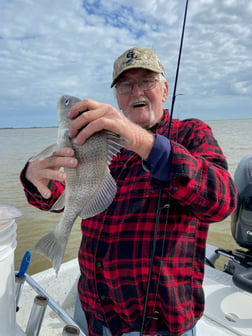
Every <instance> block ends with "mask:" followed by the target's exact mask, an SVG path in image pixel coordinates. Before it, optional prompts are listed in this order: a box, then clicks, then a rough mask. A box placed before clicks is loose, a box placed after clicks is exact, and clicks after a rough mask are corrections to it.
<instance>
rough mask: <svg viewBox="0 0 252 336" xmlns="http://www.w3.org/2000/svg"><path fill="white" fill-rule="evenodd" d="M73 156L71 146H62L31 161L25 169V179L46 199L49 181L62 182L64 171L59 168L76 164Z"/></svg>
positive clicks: (64, 177) (48, 192) (49, 191)
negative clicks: (46, 155)
mask: <svg viewBox="0 0 252 336" xmlns="http://www.w3.org/2000/svg"><path fill="white" fill-rule="evenodd" d="M73 156H74V151H73V149H72V148H69V147H63V148H61V149H59V150H58V151H55V152H54V153H53V154H52V155H51V156H49V157H46V158H45V159H43V160H35V161H31V162H30V163H29V165H28V167H27V170H26V179H27V180H29V181H30V182H31V183H32V184H33V185H34V186H35V187H36V188H37V189H38V191H39V192H40V193H41V195H42V196H43V197H44V198H47V199H48V198H50V197H51V190H50V189H49V188H48V184H49V181H50V180H55V181H60V182H64V181H65V179H66V173H65V172H63V171H61V170H60V168H62V167H70V168H71V167H76V166H77V164H78V161H77V159H76V158H74V157H73Z"/></svg>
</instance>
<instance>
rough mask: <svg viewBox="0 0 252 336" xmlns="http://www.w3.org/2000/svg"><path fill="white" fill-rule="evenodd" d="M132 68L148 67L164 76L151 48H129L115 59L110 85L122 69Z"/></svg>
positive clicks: (161, 66)
mask: <svg viewBox="0 0 252 336" xmlns="http://www.w3.org/2000/svg"><path fill="white" fill-rule="evenodd" d="M132 68H143V69H148V70H151V71H154V72H157V73H161V74H163V75H164V76H165V70H164V67H163V65H162V64H161V62H160V61H159V59H158V57H157V55H156V54H155V52H154V51H153V50H151V49H146V48H131V49H129V50H126V51H125V52H124V53H123V54H122V55H121V56H119V57H118V58H117V59H116V60H115V62H114V71H113V82H112V84H111V87H113V86H114V85H115V83H116V81H117V79H118V77H119V76H120V75H121V74H122V73H123V72H124V71H126V70H129V69H132Z"/></svg>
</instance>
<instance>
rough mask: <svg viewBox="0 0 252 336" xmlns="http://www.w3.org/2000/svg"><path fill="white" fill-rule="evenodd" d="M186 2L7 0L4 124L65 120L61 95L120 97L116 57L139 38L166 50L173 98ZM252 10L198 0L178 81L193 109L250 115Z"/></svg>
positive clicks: (2, 43) (0, 108) (243, 0)
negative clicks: (59, 115)
mask: <svg viewBox="0 0 252 336" xmlns="http://www.w3.org/2000/svg"><path fill="white" fill-rule="evenodd" d="M184 5H185V2H184V1H175V0H167V1H163V0H156V1H154V0H147V1H146V0H139V1H135V0H134V1H133V0H128V1H120V2H118V1H115V0H111V1H98V0H94V1H93V0H88V1H80V0H73V1H67V2H64V4H63V3H62V1H60V0H54V1H48V0H44V1H40V2H36V1H35V0H22V1H21V0H13V1H8V2H7V1H5V2H1V4H0V10H1V21H0V78H1V91H0V102H1V104H0V116H1V126H0V127H6V126H8V127H10V126H12V125H15V126H21V127H25V126H28V125H29V126H31V125H36V126H39V125H43V126H46V125H51V124H53V125H56V124H57V120H56V101H57V100H58V98H59V97H60V96H61V95H62V94H66V93H69V94H72V95H76V96H79V97H80V98H86V97H89V98H92V99H96V100H98V101H104V102H106V103H111V104H113V105H115V106H116V101H115V98H114V94H113V90H111V89H110V83H111V77H112V65H113V61H114V59H115V58H116V57H118V56H119V55H120V54H121V53H122V52H123V51H124V50H126V49H127V48H129V47H131V46H140V47H150V48H153V49H154V50H155V51H156V52H157V54H158V56H159V58H160V59H161V61H162V63H163V64H164V66H165V68H166V73H167V78H168V81H169V85H170V98H169V101H168V102H167V104H166V107H169V106H170V101H171V93H172V89H173V82H174V77H175V71H176V63H177V56H178V48H179V43H180V35H181V28H182V22H183V14H184ZM251 16H252V5H251V3H250V2H249V1H247V0H239V3H238V2H237V1H232V0H222V1H218V0H204V1H203V0H198V1H191V2H190V1H189V8H188V18H187V25H186V32H185V40H184V46H183V54H182V60H181V69H180V76H179V83H178V93H183V96H181V97H180V98H179V99H178V101H179V102H178V104H180V102H181V104H182V101H184V102H185V104H187V105H184V106H183V105H181V106H180V109H181V111H183V113H182V114H183V115H185V116H186V117H187V116H194V115H199V117H200V116H204V117H202V118H205V119H207V117H208V116H205V114H206V113H205V112H204V111H206V112H207V113H209V116H211V115H213V114H216V115H218V116H219V118H224V119H225V118H229V117H230V115H232V116H233V115H235V112H234V111H235V110H237V108H239V107H240V106H241V103H242V108H243V111H242V112H241V113H240V116H241V117H243V118H251V97H252V70H251V69H252V60H251V56H250V55H251V48H252V45H251V40H252V38H251V37H252V36H251V31H252V30H251ZM230 102H232V103H231V104H230ZM230 109H231V111H232V113H230ZM227 110H228V111H229V112H227Z"/></svg>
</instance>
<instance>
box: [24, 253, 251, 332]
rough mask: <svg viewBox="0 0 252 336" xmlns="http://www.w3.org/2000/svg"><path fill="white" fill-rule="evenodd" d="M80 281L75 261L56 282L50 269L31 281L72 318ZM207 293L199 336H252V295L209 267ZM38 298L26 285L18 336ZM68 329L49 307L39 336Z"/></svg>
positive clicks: (60, 273) (70, 263)
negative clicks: (77, 286)
mask: <svg viewBox="0 0 252 336" xmlns="http://www.w3.org/2000/svg"><path fill="white" fill-rule="evenodd" d="M78 277H79V266H78V262H77V260H76V259H74V260H71V261H69V262H67V263H64V264H63V265H62V266H61V269H60V272H59V275H58V277H57V278H56V276H55V271H54V270H53V269H49V270H46V271H43V272H41V273H38V274H35V275H34V276H32V279H34V280H35V281H36V282H37V283H38V284H39V285H40V286H41V287H42V288H43V289H44V290H45V291H46V292H47V293H48V294H49V296H51V297H52V298H53V299H54V300H55V301H56V302H57V303H58V304H59V305H60V306H61V307H62V308H63V309H64V310H65V311H66V312H67V313H69V315H70V316H72V314H73V307H74V301H75V297H76V281H77V279H78ZM204 290H205V295H206V308H205V314H204V316H203V318H202V319H201V320H200V322H199V323H198V325H197V333H198V334H197V335H198V336H233V335H239V336H251V335H252V294H249V293H247V292H244V291H242V290H240V289H238V288H237V287H236V286H234V285H233V283H232V277H231V276H230V275H228V274H226V273H223V272H221V271H218V270H216V269H213V268H211V267H209V266H206V271H205V279H204ZM35 295H36V293H35V291H34V289H32V288H31V287H30V286H29V285H28V284H27V283H25V285H24V286H23V290H22V294H21V298H20V301H19V307H20V310H19V312H18V313H17V323H18V326H19V327H18V328H19V332H18V333H17V334H18V335H24V333H23V332H22V331H21V330H20V329H22V330H23V331H25V329H26V326H27V321H28V319H29V315H30V312H31V308H32V305H33V300H34V297H35ZM65 325H66V322H64V321H63V320H62V319H61V318H59V316H58V315H57V314H56V313H55V312H53V311H52V309H51V308H50V307H47V310H46V314H45V317H44V319H43V322H42V327H41V331H40V335H43V336H47V335H48V336H49V335H50V336H54V335H55V336H56V335H57V336H58V335H61V334H62V331H63V328H64V326H65Z"/></svg>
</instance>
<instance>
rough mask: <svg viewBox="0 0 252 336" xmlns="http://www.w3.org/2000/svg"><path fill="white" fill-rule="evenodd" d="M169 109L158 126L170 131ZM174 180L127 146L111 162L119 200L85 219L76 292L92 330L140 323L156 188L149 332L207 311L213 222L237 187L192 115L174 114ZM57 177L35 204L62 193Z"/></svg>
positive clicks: (185, 324) (32, 198)
mask: <svg viewBox="0 0 252 336" xmlns="http://www.w3.org/2000/svg"><path fill="white" fill-rule="evenodd" d="M168 122H169V114H168V113H165V114H164V118H163V120H162V121H161V122H160V124H158V125H157V126H156V127H155V128H153V130H152V131H153V132H154V133H156V134H161V135H164V136H167V128H168V126H167V125H168ZM170 140H171V151H172V152H171V155H172V156H171V167H170V169H171V171H170V183H169V185H168V184H167V183H163V182H161V181H158V180H155V179H154V178H152V177H151V175H150V174H149V173H148V172H146V171H145V170H144V169H143V166H142V160H141V158H140V157H139V156H138V155H137V154H134V153H132V154H131V155H130V156H129V154H128V152H127V151H126V150H123V151H122V152H121V153H120V154H119V155H118V157H117V158H114V159H113V161H112V163H111V166H110V168H111V173H112V175H113V176H114V178H115V179H116V182H117V187H118V190H117V194H116V197H115V199H114V202H113V203H112V204H111V205H110V207H109V208H108V209H107V210H106V211H104V212H103V213H101V214H99V215H97V216H95V217H93V218H90V219H87V220H84V221H82V233H83V238H82V242H81V247H80V250H79V263H80V269H81V278H80V281H79V295H80V299H81V303H82V306H83V309H84V310H85V312H86V316H87V320H88V324H89V332H90V335H91V336H98V335H102V325H104V324H105V325H106V326H107V327H108V328H109V329H110V330H111V333H112V335H115V336H119V335H120V334H121V333H123V332H129V331H136V330H138V331H139V330H140V328H141V323H142V318H143V309H144V300H145V294H146V286H147V279H148V273H149V267H150V259H151V255H152V248H153V235H154V227H155V220H156V212H157V200H158V195H159V190H160V189H162V199H161V211H160V215H159V224H158V232H157V243H156V250H155V258H154V265H153V271H152V277H151V285H150V294H149V301H148V309H147V319H146V322H145V327H144V334H155V333H157V332H158V331H161V330H168V331H169V332H170V335H182V334H183V333H184V331H185V330H187V329H189V328H190V327H191V326H193V325H194V324H195V323H196V322H197V320H198V319H199V318H200V317H201V315H202V314H203V310H204V294H203V291H202V280H203V275H204V258H205V244H206V238H207V231H208V225H209V223H210V222H217V221H221V220H223V219H224V218H225V217H226V216H228V215H229V214H230V213H231V212H232V211H233V210H234V208H235V200H236V189H235V187H234V184H233V182H232V180H231V178H230V175H229V173H228V172H227V163H226V160H225V157H224V156H223V154H222V152H221V149H220V148H219V146H218V144H217V142H216V140H215V139H214V137H213V135H212V132H211V129H210V128H209V127H208V126H207V125H206V124H205V123H203V122H201V121H199V120H195V119H191V120H184V121H180V120H173V123H172V129H171V135H170ZM62 188H63V187H62V186H61V185H60V184H59V183H54V184H52V189H53V196H52V198H51V199H50V200H49V201H47V200H45V199H42V198H41V196H40V195H39V194H38V193H37V192H36V191H35V190H32V192H31V190H30V191H29V190H28V188H27V187H26V188H25V190H26V194H27V197H28V200H29V202H30V203H31V204H33V205H35V206H37V207H39V208H41V209H44V210H48V209H50V207H51V205H52V204H53V202H54V201H55V199H56V198H57V197H58V196H59V193H61V192H62Z"/></svg>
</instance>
